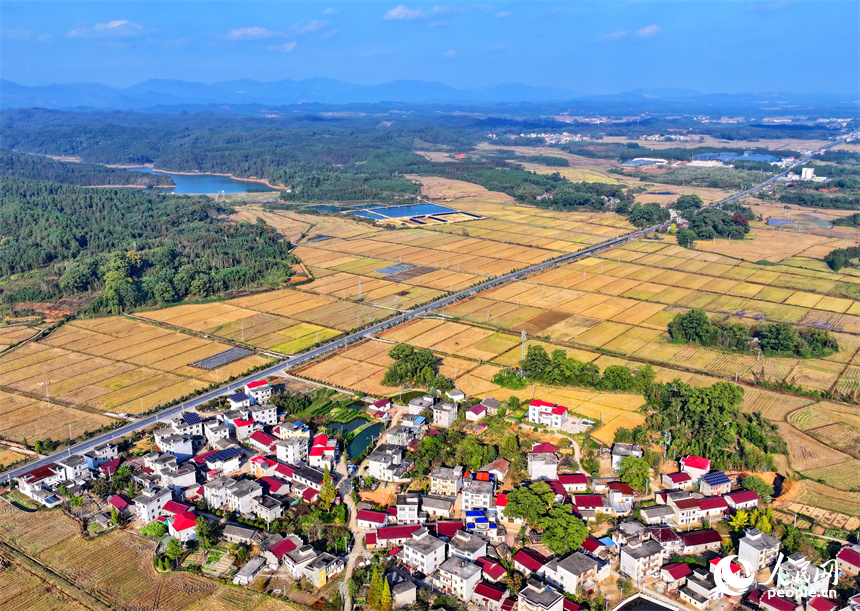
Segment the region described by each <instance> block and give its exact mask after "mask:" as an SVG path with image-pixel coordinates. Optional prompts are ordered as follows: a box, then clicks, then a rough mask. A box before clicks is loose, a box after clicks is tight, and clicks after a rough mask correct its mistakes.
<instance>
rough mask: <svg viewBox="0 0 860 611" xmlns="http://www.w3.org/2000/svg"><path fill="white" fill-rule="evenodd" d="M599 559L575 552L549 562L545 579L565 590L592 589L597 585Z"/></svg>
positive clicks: (545, 571)
mask: <svg viewBox="0 0 860 611" xmlns="http://www.w3.org/2000/svg"><path fill="white" fill-rule="evenodd" d="M599 566H600V565H599V563H598V562H597V560H595V559H594V558H592V557H591V556H586V555H585V554H583V553H582V552H574V553H573V554H570V555H569V556H567V557H566V558H563V559H561V560H556V561H554V562H553V561H550V562H549V563H547V566H546V569H545V570H544V574H543V576H544V579H546V580H547V581H548V582H550V583H551V584H553V585H554V586H557V587H559V588H561V590H562V591H564V592H576V590H577V588H579V587H582V588H583V589H584V590H590V589H591V588H593V587H594V586H595V585H597V570H598V567H599Z"/></svg>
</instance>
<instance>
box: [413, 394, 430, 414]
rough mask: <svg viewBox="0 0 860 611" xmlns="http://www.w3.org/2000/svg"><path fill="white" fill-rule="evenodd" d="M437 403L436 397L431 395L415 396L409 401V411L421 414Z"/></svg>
mask: <svg viewBox="0 0 860 611" xmlns="http://www.w3.org/2000/svg"><path fill="white" fill-rule="evenodd" d="M435 404H436V398H435V397H433V396H431V395H424V396H423V397H415V398H414V399H412V400H411V401H410V402H409V405H408V406H407V412H408V413H409V414H412V415H413V416H420V415H421V412H423V411H424V410H425V409H432V408H433V406H434V405H435Z"/></svg>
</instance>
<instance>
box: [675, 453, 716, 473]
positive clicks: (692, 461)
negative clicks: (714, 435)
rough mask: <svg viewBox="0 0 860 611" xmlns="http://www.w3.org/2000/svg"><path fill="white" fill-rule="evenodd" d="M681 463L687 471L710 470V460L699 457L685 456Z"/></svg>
mask: <svg viewBox="0 0 860 611" xmlns="http://www.w3.org/2000/svg"><path fill="white" fill-rule="evenodd" d="M681 462H682V463H683V465H684V466H685V467H687V468H688V469H702V470H707V469H710V468H711V461H710V459H708V458H702V457H701V456H687V457H685V458H682V459H681Z"/></svg>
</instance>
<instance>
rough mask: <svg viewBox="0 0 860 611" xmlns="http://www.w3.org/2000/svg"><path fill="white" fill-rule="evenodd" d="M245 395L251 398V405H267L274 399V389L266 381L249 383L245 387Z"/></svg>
mask: <svg viewBox="0 0 860 611" xmlns="http://www.w3.org/2000/svg"><path fill="white" fill-rule="evenodd" d="M245 394H246V395H248V396H249V397H251V404H252V405H253V404H254V403H257V404H260V403H266V402H268V401H269V399H271V398H272V387H271V386H270V385H269V383H268V382H266V381H265V380H257V381H256V382H248V383H247V384H246V385H245Z"/></svg>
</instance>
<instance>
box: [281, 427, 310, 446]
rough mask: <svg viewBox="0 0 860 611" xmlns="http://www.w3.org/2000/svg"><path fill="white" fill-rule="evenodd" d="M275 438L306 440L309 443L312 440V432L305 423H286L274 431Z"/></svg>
mask: <svg viewBox="0 0 860 611" xmlns="http://www.w3.org/2000/svg"><path fill="white" fill-rule="evenodd" d="M272 433H274V435H275V437H277V438H278V439H292V438H294V437H295V438H299V439H304V440H305V442H306V443H307V442H309V441H310V439H311V430H310V429H309V428H308V427H307V425H305V423H303V422H285V423H283V424H281V425H279V426H276V427H275V428H274V429H272Z"/></svg>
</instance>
